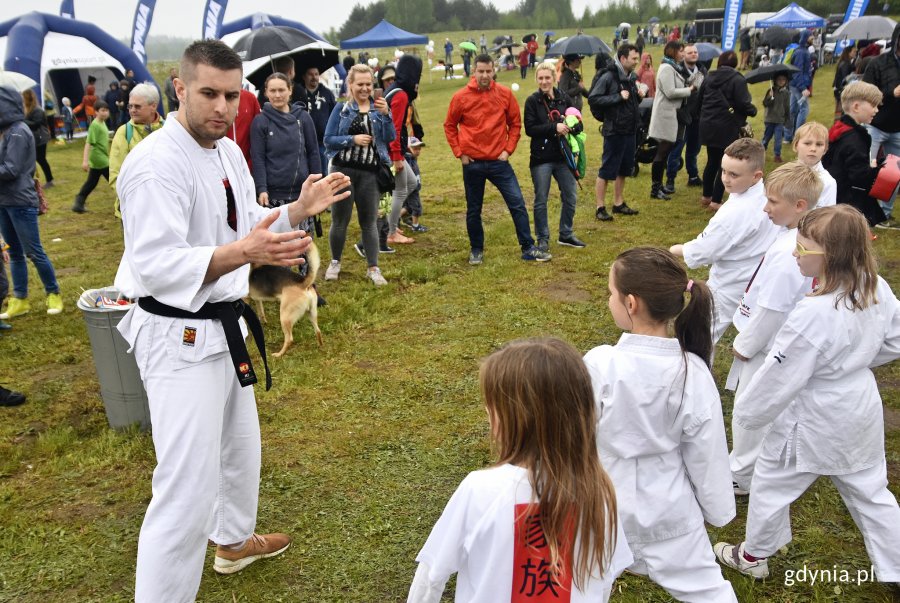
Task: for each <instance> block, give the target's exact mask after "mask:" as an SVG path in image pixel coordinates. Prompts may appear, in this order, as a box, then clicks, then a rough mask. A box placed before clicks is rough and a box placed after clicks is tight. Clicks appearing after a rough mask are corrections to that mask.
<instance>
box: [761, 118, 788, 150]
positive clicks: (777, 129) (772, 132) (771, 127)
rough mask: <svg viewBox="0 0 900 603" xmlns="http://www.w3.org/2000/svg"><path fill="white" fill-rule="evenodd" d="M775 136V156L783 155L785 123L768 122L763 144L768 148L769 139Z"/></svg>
mask: <svg viewBox="0 0 900 603" xmlns="http://www.w3.org/2000/svg"><path fill="white" fill-rule="evenodd" d="M772 136H775V156H776V157H781V138H782V137H783V136H784V124H770V123H767V124H766V131H765V132H763V139H762V145H763V146H764V147H765V148H766V149H768V148H769V141H770V140H772Z"/></svg>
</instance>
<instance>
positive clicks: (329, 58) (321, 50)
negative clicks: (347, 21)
mask: <svg viewBox="0 0 900 603" xmlns="http://www.w3.org/2000/svg"><path fill="white" fill-rule="evenodd" d="M283 56H289V57H291V58H292V59H294V77H296V78H302V77H303V74H305V73H306V71H307V70H308V69H309V68H311V67H315V68H316V69H318V70H319V73H322V72H324V71H326V70H328V69H330V68H331V67H332V66H334V65H336V64H337V63H339V62H340V57H339V53H338V49H337V48H335V47H334V46H332V45H331V44H329V43H328V42H321V41H316V42H313V43H311V44H307V45H305V46H301V47H300V48H296V49H294V50H293V51H292V52H285V53H279V54H277V55H275V56H273V57H272V59H276V58H280V57H283ZM273 70H274V66H273V65H272V61H265V62H264V63H263V64H262V65H260V66H259V67H257V68H256V69H255V70H253V71H251V72H249V73H247V72H245V73H244V76H245V77H246V78H247V79H248V80H250V82H251V83H252V84H253V85H254V86H256V87H257V88H262V87H263V85H264V84H265V81H266V78H267V77H269V75H271V73H272V71H273Z"/></svg>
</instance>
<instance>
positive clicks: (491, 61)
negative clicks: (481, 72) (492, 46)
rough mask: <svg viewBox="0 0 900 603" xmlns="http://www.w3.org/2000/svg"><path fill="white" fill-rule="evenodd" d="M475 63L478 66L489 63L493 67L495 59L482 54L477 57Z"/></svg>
mask: <svg viewBox="0 0 900 603" xmlns="http://www.w3.org/2000/svg"><path fill="white" fill-rule="evenodd" d="M475 63H476V64H477V63H488V64H490V65H493V64H494V59H493V58H492V57H491V55H489V54H486V53H481V54H480V55H478V56H477V57H475Z"/></svg>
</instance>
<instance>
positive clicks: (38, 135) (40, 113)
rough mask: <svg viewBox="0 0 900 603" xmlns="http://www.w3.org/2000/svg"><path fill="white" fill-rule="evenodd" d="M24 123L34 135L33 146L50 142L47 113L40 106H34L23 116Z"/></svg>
mask: <svg viewBox="0 0 900 603" xmlns="http://www.w3.org/2000/svg"><path fill="white" fill-rule="evenodd" d="M25 125H27V126H28V127H29V128H30V129H31V133H32V134H33V135H34V144H35V146H41V145H45V144H47V143H48V142H50V128H49V127H48V126H47V114H46V113H44V110H43V109H41V108H40V107H35V108H34V109H32V110H31V112H30V113H29V114H28V115H26V116H25Z"/></svg>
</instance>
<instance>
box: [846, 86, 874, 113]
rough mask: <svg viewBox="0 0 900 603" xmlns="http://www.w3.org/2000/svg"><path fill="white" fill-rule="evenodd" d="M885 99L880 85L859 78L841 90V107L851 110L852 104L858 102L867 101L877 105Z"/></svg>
mask: <svg viewBox="0 0 900 603" xmlns="http://www.w3.org/2000/svg"><path fill="white" fill-rule="evenodd" d="M883 99H884V94H882V93H881V90H879V89H878V86H876V85H874V84H870V83H869V82H863V81H859V80H857V81H855V82H852V83H850V84H847V85H846V86H844V91H843V92H841V109H843V110H844V112H846V111H849V110H850V106H851V105H852V104H853V103H856V102H866V103H869V104H871V105H872V106H873V107H877V106H878V105H880V104H881V101H882V100H883Z"/></svg>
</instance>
